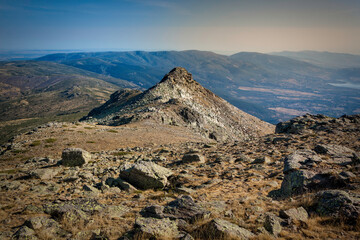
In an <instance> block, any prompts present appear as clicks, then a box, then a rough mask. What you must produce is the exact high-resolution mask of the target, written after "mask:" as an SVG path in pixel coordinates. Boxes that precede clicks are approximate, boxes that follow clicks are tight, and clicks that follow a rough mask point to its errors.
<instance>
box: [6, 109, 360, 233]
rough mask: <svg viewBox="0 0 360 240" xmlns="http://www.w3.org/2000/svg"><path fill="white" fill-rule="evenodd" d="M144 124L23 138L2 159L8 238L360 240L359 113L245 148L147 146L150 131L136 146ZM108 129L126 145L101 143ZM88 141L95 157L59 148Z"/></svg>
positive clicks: (284, 131)
mask: <svg viewBox="0 0 360 240" xmlns="http://www.w3.org/2000/svg"><path fill="white" fill-rule="evenodd" d="M136 124H139V122H138V123H133V124H132V125H131V124H130V125H131V128H129V127H127V126H128V125H125V126H121V127H111V126H110V127H109V126H100V125H91V124H89V123H76V124H67V125H65V124H57V125H55V124H53V125H48V126H43V127H42V128H39V129H38V130H36V131H32V132H30V133H28V134H24V135H19V136H17V137H16V138H14V139H13V141H12V142H10V143H9V145H7V146H6V150H5V151H3V152H2V155H1V166H2V168H1V169H2V170H1V172H0V180H1V181H0V191H1V194H0V223H1V224H0V238H1V239H11V238H12V239H272V238H277V239H359V238H360V232H359V226H360V223H359V216H360V215H359V214H360V185H359V182H360V181H359V180H360V178H359V170H360V158H359V152H360V141H359V140H360V139H359V136H360V116H359V115H354V116H343V117H341V118H338V119H334V118H329V117H326V116H323V115H315V116H314V115H305V116H302V117H298V118H295V119H293V120H291V121H288V122H285V123H280V124H279V125H278V126H277V129H278V130H277V133H274V134H270V135H266V136H263V137H259V138H254V139H251V140H249V141H243V142H227V143H216V142H206V141H205V139H203V140H201V139H197V140H196V139H193V142H191V141H186V139H183V140H182V141H181V142H179V141H173V142H172V143H166V140H165V143H160V142H159V143H158V144H159V145H144V144H148V141H149V138H146V139H144V138H141V135H139V141H141V140H143V143H141V142H138V143H137V144H138V145H137V146H135V145H134V143H133V144H132V146H131V147H126V142H127V141H126V139H124V138H125V137H126V136H127V135H129V134H131V135H134V134H136V133H137V132H138V131H140V133H141V134H143V133H144V132H147V131H150V130H151V129H152V127H151V125H149V126H148V128H147V130H146V129H140V127H139V126H138V125H136ZM154 126H155V125H154ZM173 127H174V126H169V125H162V127H161V128H173ZM90 128H91V129H90ZM161 128H158V129H155V130H154V131H153V132H152V134H153V139H154V141H159V138H160V137H161V136H162V133H161V131H160V130H161ZM70 130H73V131H71V132H69V131H70ZM110 130H112V131H111V132H110ZM86 131H89V132H86ZM114 131H116V133H115V132H114ZM104 132H107V134H109V135H108V137H107V138H106V140H108V141H112V142H113V143H114V144H113V145H111V146H110V147H109V142H105V141H103V140H102V139H100V140H99V141H98V142H96V143H95V144H94V146H93V147H91V143H90V141H89V138H90V137H93V141H95V140H96V139H99V136H100V134H104ZM130 132H131V133H130ZM65 133H66V134H68V135H67V136H66V137H64V138H61V140H60V138H59V139H58V140H56V139H55V137H60V135H61V134H65ZM173 135H174V137H176V136H177V134H173ZM50 137H51V138H50ZM82 137H83V138H85V137H86V141H89V143H88V144H87V145H85V146H86V149H87V150H88V151H90V152H87V151H85V150H81V149H78V148H71V149H66V150H64V151H62V149H61V148H59V147H58V145H61V146H66V145H67V144H70V143H71V144H72V145H67V146H71V147H80V146H81V147H82V145H81V144H80V139H81V138H82ZM36 139H37V140H38V141H39V142H40V144H36ZM50 139H52V140H51V141H50ZM170 139H171V138H170ZM57 141H59V142H58V143H57ZM43 142H44V143H45V142H46V143H47V144H48V145H50V144H51V142H53V147H49V146H47V147H46V145H44V144H43ZM54 142H55V144H54ZM119 143H120V144H121V145H123V147H121V148H116V147H115V146H116V145H117V144H118V146H119ZM111 147H113V149H112V150H111ZM99 149H104V151H99ZM20 150H21V151H20ZM50 156H52V157H50ZM11 158H12V159H11ZM14 162H16V163H17V165H16V166H14V165H13V163H14Z"/></svg>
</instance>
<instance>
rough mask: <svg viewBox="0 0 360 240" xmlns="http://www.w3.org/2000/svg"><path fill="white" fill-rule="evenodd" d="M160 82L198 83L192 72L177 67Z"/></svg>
mask: <svg viewBox="0 0 360 240" xmlns="http://www.w3.org/2000/svg"><path fill="white" fill-rule="evenodd" d="M160 83H168V84H173V85H175V84H181V85H187V84H198V83H197V82H196V81H195V80H194V79H193V77H192V74H191V73H189V72H188V71H187V70H186V69H185V68H182V67H176V68H174V69H172V70H171V71H170V72H169V73H168V74H166V75H165V76H164V77H163V79H162V80H161V81H160Z"/></svg>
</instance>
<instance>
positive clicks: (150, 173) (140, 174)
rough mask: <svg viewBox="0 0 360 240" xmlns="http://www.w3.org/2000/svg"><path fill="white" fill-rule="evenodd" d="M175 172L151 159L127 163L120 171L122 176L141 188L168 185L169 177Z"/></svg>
mask: <svg viewBox="0 0 360 240" xmlns="http://www.w3.org/2000/svg"><path fill="white" fill-rule="evenodd" d="M172 174H173V172H172V171H171V170H169V169H167V168H164V167H162V166H159V165H157V164H156V163H153V162H149V161H139V162H136V163H134V164H130V165H129V164H125V165H124V166H122V170H121V171H120V178H122V179H124V180H125V181H127V182H129V183H130V184H132V185H134V186H135V187H136V188H139V189H143V190H145V189H158V188H164V187H165V186H167V185H168V179H167V178H168V177H169V176H171V175H172Z"/></svg>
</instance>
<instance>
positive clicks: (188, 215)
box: [140, 195, 210, 228]
mask: <svg viewBox="0 0 360 240" xmlns="http://www.w3.org/2000/svg"><path fill="white" fill-rule="evenodd" d="M140 214H141V215H142V216H143V217H151V218H159V219H162V218H169V219H170V220H178V221H179V227H180V228H182V227H185V226H187V225H188V224H189V223H194V222H195V221H197V220H203V219H207V218H209V217H210V212H209V211H207V210H206V209H204V208H203V207H201V206H200V205H199V204H197V203H195V202H194V200H193V199H192V197H190V196H186V195H183V196H180V197H178V198H177V199H175V200H174V201H172V202H169V203H168V204H166V205H165V206H159V205H152V206H149V207H145V208H144V209H142V210H141V212H140Z"/></svg>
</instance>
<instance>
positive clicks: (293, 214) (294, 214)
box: [280, 207, 309, 222]
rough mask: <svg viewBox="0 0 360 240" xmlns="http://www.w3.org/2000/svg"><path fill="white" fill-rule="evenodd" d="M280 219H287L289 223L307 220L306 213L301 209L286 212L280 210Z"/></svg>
mask: <svg viewBox="0 0 360 240" xmlns="http://www.w3.org/2000/svg"><path fill="white" fill-rule="evenodd" d="M280 217H282V218H285V219H289V220H291V221H294V220H295V221H302V222H305V221H307V219H308V218H309V214H308V212H307V211H306V210H305V208H303V207H299V208H290V209H288V210H281V211H280Z"/></svg>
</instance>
